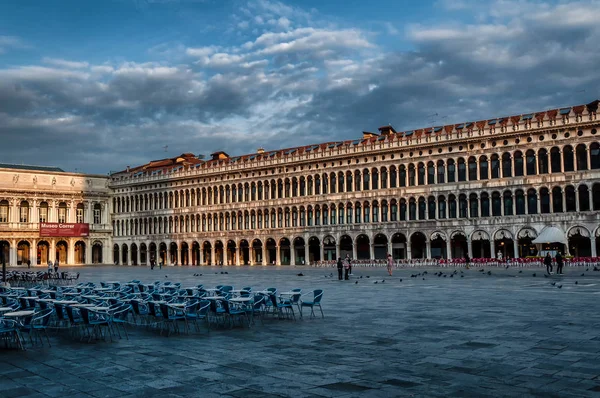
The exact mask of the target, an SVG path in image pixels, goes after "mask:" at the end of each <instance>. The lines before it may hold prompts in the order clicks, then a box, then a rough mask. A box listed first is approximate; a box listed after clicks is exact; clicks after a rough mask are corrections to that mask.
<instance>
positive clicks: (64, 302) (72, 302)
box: [52, 300, 79, 305]
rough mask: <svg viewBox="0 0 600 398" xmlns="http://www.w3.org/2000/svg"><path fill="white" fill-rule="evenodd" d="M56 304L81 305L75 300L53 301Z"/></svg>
mask: <svg viewBox="0 0 600 398" xmlns="http://www.w3.org/2000/svg"><path fill="white" fill-rule="evenodd" d="M52 302H53V303H54V304H59V305H60V304H63V305H71V304H79V301H74V300H52Z"/></svg>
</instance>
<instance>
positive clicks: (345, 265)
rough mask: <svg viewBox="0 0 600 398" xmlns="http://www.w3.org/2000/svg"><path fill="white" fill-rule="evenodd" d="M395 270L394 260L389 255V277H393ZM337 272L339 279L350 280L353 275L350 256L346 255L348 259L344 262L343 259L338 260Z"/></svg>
mask: <svg viewBox="0 0 600 398" xmlns="http://www.w3.org/2000/svg"><path fill="white" fill-rule="evenodd" d="M393 269H394V259H393V258H392V255H391V254H389V253H388V254H387V272H388V275H389V276H392V270H393ZM337 270H338V279H339V280H342V274H343V279H344V280H348V279H350V278H349V276H350V275H352V260H351V259H350V255H349V254H346V258H344V259H343V260H342V258H341V257H338V260H337ZM344 270H345V272H344Z"/></svg>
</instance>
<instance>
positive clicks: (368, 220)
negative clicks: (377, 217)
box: [363, 202, 371, 223]
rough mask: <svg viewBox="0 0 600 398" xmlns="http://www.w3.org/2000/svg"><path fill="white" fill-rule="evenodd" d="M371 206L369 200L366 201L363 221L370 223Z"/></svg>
mask: <svg viewBox="0 0 600 398" xmlns="http://www.w3.org/2000/svg"><path fill="white" fill-rule="evenodd" d="M370 210H371V208H370V207H369V202H365V204H364V205H363V222H365V223H370V222H371V217H369V214H370Z"/></svg>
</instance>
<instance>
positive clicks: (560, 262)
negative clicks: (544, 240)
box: [555, 252, 563, 275]
mask: <svg viewBox="0 0 600 398" xmlns="http://www.w3.org/2000/svg"><path fill="white" fill-rule="evenodd" d="M555 259H556V273H557V274H558V275H562V274H563V272H562V271H563V257H562V255H561V254H560V252H556V257H555Z"/></svg>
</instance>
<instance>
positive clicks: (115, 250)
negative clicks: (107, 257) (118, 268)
mask: <svg viewBox="0 0 600 398" xmlns="http://www.w3.org/2000/svg"><path fill="white" fill-rule="evenodd" d="M119 252H120V251H119V245H117V244H116V243H115V245H114V246H113V264H114V265H119V264H121V257H120V255H119Z"/></svg>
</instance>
